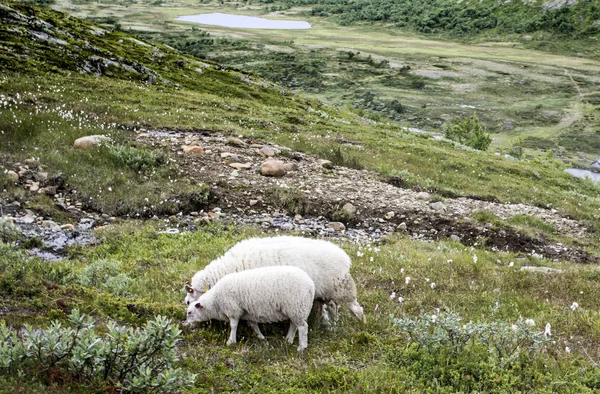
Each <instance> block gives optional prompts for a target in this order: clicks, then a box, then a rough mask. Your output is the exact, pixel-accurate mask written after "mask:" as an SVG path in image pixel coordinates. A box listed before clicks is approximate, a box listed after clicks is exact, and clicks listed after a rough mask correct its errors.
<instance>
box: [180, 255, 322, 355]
mask: <svg viewBox="0 0 600 394" xmlns="http://www.w3.org/2000/svg"><path fill="white" fill-rule="evenodd" d="M314 295H315V285H314V283H313V281H312V280H311V279H310V277H309V276H308V274H306V272H304V271H303V270H301V269H300V268H297V267H290V266H274V267H262V268H254V269H249V270H245V271H241V272H236V273H232V274H228V275H225V276H224V277H223V278H221V280H219V281H218V282H217V283H216V284H215V285H214V286H213V287H212V288H211V289H210V290H209V291H208V292H206V293H204V294H203V295H202V296H200V298H199V299H198V301H195V302H193V303H191V304H190V305H189V307H188V309H187V321H186V324H188V325H189V324H192V323H193V322H195V321H207V320H210V319H216V320H223V321H228V320H229V324H230V328H231V332H230V335H229V340H228V341H227V344H228V345H230V344H233V343H236V333H237V326H238V323H239V321H240V319H244V320H247V321H248V322H249V323H250V326H251V327H252V328H253V329H255V327H257V324H258V323H271V322H278V321H284V320H290V329H289V331H288V334H287V336H286V339H287V341H288V342H289V343H290V344H292V343H293V342H294V338H295V336H296V331H298V337H299V346H298V351H299V352H301V351H303V350H304V349H305V348H306V347H307V345H308V324H307V323H306V320H307V319H308V315H309V314H310V310H311V308H312V304H313V299H314ZM255 331H256V329H255ZM259 337H261V338H264V337H262V335H260V334H259Z"/></svg>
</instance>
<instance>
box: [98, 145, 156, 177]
mask: <svg viewBox="0 0 600 394" xmlns="http://www.w3.org/2000/svg"><path fill="white" fill-rule="evenodd" d="M109 152H110V155H111V158H112V159H113V160H114V161H115V162H116V163H117V164H118V165H120V166H125V167H127V168H129V169H131V170H133V171H151V170H152V169H154V168H156V167H158V166H159V165H161V164H163V163H164V158H163V157H162V155H160V154H159V153H156V152H153V151H149V150H146V149H139V148H134V147H131V146H126V145H112V146H110V147H109Z"/></svg>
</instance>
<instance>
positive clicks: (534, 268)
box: [521, 265, 562, 274]
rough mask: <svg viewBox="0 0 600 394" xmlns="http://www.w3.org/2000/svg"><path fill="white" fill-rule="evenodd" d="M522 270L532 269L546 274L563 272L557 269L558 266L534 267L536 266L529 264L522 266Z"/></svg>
mask: <svg viewBox="0 0 600 394" xmlns="http://www.w3.org/2000/svg"><path fill="white" fill-rule="evenodd" d="M521 271H530V272H541V273H544V274H548V273H551V272H556V273H557V274H560V273H561V272H562V270H559V269H556V268H550V267H534V266H529V265H525V266H523V267H521Z"/></svg>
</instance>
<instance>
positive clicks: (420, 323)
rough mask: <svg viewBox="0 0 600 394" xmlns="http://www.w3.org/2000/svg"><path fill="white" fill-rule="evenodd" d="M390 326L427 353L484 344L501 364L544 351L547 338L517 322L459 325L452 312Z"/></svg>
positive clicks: (525, 323) (525, 322)
mask: <svg viewBox="0 0 600 394" xmlns="http://www.w3.org/2000/svg"><path fill="white" fill-rule="evenodd" d="M392 322H393V324H394V325H395V326H396V327H397V328H398V329H400V330H401V331H404V332H406V333H407V334H408V335H409V342H410V343H415V344H416V345H417V346H418V347H419V348H423V349H425V350H427V351H428V352H432V353H435V352H438V351H440V349H442V348H445V349H449V350H450V351H451V352H452V353H454V354H459V353H462V352H465V351H467V350H468V349H472V348H473V347H476V346H479V345H483V346H485V347H486V348H487V352H486V353H487V354H488V355H489V356H490V357H492V358H494V359H495V360H498V362H499V363H500V364H502V365H507V364H510V363H511V362H512V361H514V360H515V359H516V358H517V357H518V356H519V354H521V353H523V352H524V353H526V354H528V355H533V354H535V353H536V352H539V351H541V350H543V349H544V347H545V346H546V345H547V344H548V343H550V342H551V341H550V339H548V338H546V337H545V336H544V333H543V332H542V331H535V330H533V329H532V326H531V325H530V324H528V323H530V322H529V321H526V320H523V319H522V318H521V319H519V320H518V321H517V322H516V323H515V324H509V323H506V322H501V321H497V322H491V323H473V322H469V323H466V324H464V323H462V318H461V317H460V316H459V315H458V314H455V313H452V312H449V313H445V312H442V313H440V314H439V315H421V316H420V317H419V318H418V319H411V318H397V319H393V320H392Z"/></svg>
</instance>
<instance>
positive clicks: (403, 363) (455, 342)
mask: <svg viewBox="0 0 600 394" xmlns="http://www.w3.org/2000/svg"><path fill="white" fill-rule="evenodd" d="M393 324H394V325H395V326H396V327H397V328H398V329H400V330H401V331H403V332H405V333H407V334H408V337H409V345H408V346H407V348H405V349H402V350H399V351H398V350H394V351H392V352H390V354H389V355H388V360H389V361H390V362H392V363H394V364H396V365H398V366H399V367H401V368H403V369H408V370H409V371H410V373H411V374H412V375H414V376H415V377H416V378H417V381H418V382H419V384H420V385H423V386H424V387H428V388H430V389H435V390H439V389H440V387H448V388H451V389H452V391H453V392H456V391H460V392H505V391H506V390H509V391H522V390H525V391H527V390H528V389H529V388H530V387H532V385H534V384H543V383H540V382H534V381H535V380H540V381H541V382H543V381H544V374H543V373H542V374H535V373H533V372H532V370H531V369H530V366H531V365H532V364H535V363H536V360H535V358H536V357H537V356H538V355H540V354H542V352H543V350H544V349H545V346H546V345H547V344H548V343H550V342H551V341H550V339H548V338H546V337H545V336H544V334H543V332H540V331H535V330H534V329H533V325H532V321H529V320H523V319H519V321H517V323H516V324H509V323H505V322H491V323H472V322H469V323H466V324H465V323H463V322H462V321H461V318H460V316H458V315H457V314H454V313H440V314H439V315H421V316H420V317H419V318H418V319H410V318H399V319H393ZM442 392H444V391H443V390H442Z"/></svg>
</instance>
